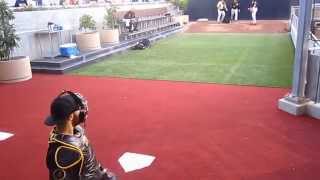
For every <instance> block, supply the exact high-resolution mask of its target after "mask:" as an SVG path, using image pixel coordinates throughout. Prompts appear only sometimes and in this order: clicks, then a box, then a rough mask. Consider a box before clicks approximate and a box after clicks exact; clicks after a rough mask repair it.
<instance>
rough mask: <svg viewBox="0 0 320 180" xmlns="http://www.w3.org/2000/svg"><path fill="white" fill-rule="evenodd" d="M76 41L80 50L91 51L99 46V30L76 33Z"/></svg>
mask: <svg viewBox="0 0 320 180" xmlns="http://www.w3.org/2000/svg"><path fill="white" fill-rule="evenodd" d="M76 42H77V46H78V48H79V50H80V51H82V52H83V51H92V50H96V49H100V48H101V43H100V35H99V32H97V31H95V32H88V33H79V34H76Z"/></svg>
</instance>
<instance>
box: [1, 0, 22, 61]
mask: <svg viewBox="0 0 320 180" xmlns="http://www.w3.org/2000/svg"><path fill="white" fill-rule="evenodd" d="M13 20H14V15H13V12H12V11H11V10H10V9H9V7H8V5H7V3H6V2H5V1H4V0H0V60H1V61H5V60H9V58H10V55H11V54H12V51H13V49H14V48H15V47H17V46H18V42H19V40H20V39H19V37H18V36H17V35H16V30H15V28H14V25H13V23H12V21H13Z"/></svg>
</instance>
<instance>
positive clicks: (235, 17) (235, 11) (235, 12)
mask: <svg viewBox="0 0 320 180" xmlns="http://www.w3.org/2000/svg"><path fill="white" fill-rule="evenodd" d="M238 14H239V10H238V9H231V20H235V21H238Z"/></svg>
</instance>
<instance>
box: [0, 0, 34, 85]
mask: <svg viewBox="0 0 320 180" xmlns="http://www.w3.org/2000/svg"><path fill="white" fill-rule="evenodd" d="M13 20H14V15H13V12H12V11H11V10H10V9H9V7H8V6H7V3H6V2H5V1H4V0H0V82H1V83H12V82H19V81H25V80H28V79H31V78H32V72H31V65H30V59H29V57H25V56H20V57H12V52H13V50H14V48H16V47H18V42H19V37H18V36H17V35H16V30H15V28H14V25H13V24H12V22H13Z"/></svg>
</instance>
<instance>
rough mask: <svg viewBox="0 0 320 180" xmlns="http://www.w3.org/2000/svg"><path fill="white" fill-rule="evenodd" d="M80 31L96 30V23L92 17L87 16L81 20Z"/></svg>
mask: <svg viewBox="0 0 320 180" xmlns="http://www.w3.org/2000/svg"><path fill="white" fill-rule="evenodd" d="M79 29H80V30H84V31H85V32H87V31H90V30H91V31H92V30H96V22H95V21H94V20H93V18H92V16H90V15H87V14H85V15H83V16H81V18H80V27H79Z"/></svg>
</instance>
